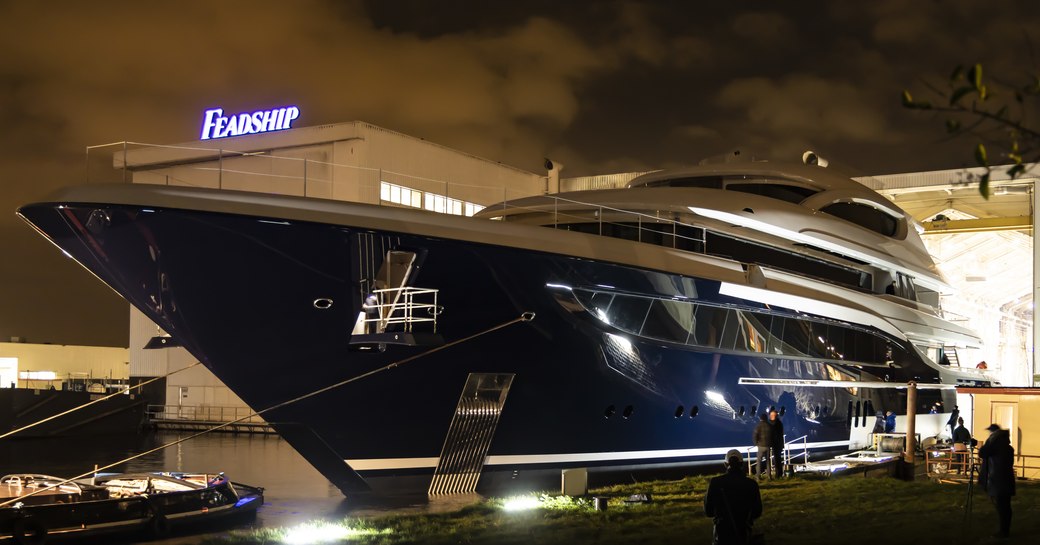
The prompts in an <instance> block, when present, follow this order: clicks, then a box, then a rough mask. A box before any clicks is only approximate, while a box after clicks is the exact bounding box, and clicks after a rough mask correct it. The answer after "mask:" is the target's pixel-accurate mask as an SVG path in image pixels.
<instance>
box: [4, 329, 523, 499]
mask: <svg viewBox="0 0 1040 545" xmlns="http://www.w3.org/2000/svg"><path fill="white" fill-rule="evenodd" d="M534 316H535V314H534V313H533V312H524V313H523V314H521V315H520V317H519V318H514V319H512V320H510V321H508V322H504V323H501V324H499V325H496V326H494V327H491V328H488V329H485V330H484V331H480V332H477V333H474V334H472V335H470V336H468V337H463V338H461V339H458V340H454V341H452V342H450V343H446V344H442V345H441V346H438V347H435V348H431V349H430V350H427V351H426V352H422V353H420V354H416V355H414V356H409V357H407V358H405V359H403V360H398V361H395V362H392V363H389V364H387V365H384V366H383V367H380V368H378V369H373V370H371V371H368V372H367V373H362V374H360V375H358V376H356V377H351V378H348V379H346V380H342V381H340V382H337V383H335V384H332V385H329V386H326V387H324V388H320V389H318V390H315V391H313V392H310V393H308V394H304V395H301V396H299V397H295V398H293V399H290V400H287V401H283V402H281V403H278V404H275V405H272V406H270V407H267V408H266V409H262V410H259V411H256V412H252V413H249V414H247V415H245V416H243V417H241V418H236V419H235V420H231V421H229V422H224V423H222V424H218V425H216V426H213V427H211V428H208V429H205V430H203V431H200V432H198V433H195V434H192V435H189V436H187V437H182V438H180V439H177V440H176V441H171V442H169V443H166V444H165V445H159V446H158V447H155V448H153V449H151V450H147V451H145V452H142V453H139V454H135V455H133V456H130V457H129V458H124V459H122V460H120V461H118V462H113V463H111V464H108V465H106V466H104V467H95V468H94V469H92V470H90V471H88V472H86V473H83V474H80V475H76V476H75V477H70V478H68V479H65V480H64V481H61V482H59V483H55V484H53V485H50V486H46V487H43V488H40V489H39V490H36V491H33V492H30V493H28V494H25V495H24V496H19V497H17V498H12V499H10V500H7V501H5V502H3V503H0V507H7V506H8V505H11V504H13V503H16V502H19V501H21V500H24V499H25V498H28V497H30V496H35V495H36V494H39V493H41V492H45V491H47V490H52V489H54V488H58V487H59V486H61V485H63V484H66V483H70V482H72V481H75V480H77V479H82V478H84V477H87V476H89V475H91V474H95V473H97V472H99V471H104V470H106V469H111V468H113V467H115V466H117V465H119V464H124V463H126V462H129V461H131V460H136V459H138V458H141V457H142V456H147V455H149V454H152V453H153V452H158V451H160V450H163V449H165V448H169V447H172V446H174V445H179V444H181V443H183V442H185V441H188V440H190V439H194V438H196V437H199V436H200V435H205V434H207V433H210V432H214V431H217V430H219V429H223V428H226V427H228V426H232V425H234V424H238V423H239V422H242V421H244V420H247V419H250V418H252V417H254V416H260V415H262V414H264V413H266V412H267V411H273V410H275V409H280V408H282V407H285V406H287V405H291V404H293V403H296V402H298V401H303V400H304V399H308V398H311V397H314V396H316V395H319V394H323V393H325V392H328V391H329V390H334V389H336V388H339V387H340V386H346V385H347V384H350V383H351V382H357V381H359V380H361V379H364V378H368V377H370V376H372V375H374V374H376V373H381V372H383V371H389V370H390V369H394V368H395V367H399V366H401V365H404V364H406V363H410V362H412V361H415V360H417V359H419V358H421V357H423V356H428V355H430V354H434V353H437V352H440V351H441V350H444V349H447V348H451V347H452V346H455V345H458V344H462V343H464V342H467V341H471V340H473V339H475V338H477V337H480V336H482V335H486V334H488V333H492V332H495V331H498V330H499V329H502V328H505V327H509V326H511V325H513V324H516V323H519V322H530V321H531V320H534Z"/></svg>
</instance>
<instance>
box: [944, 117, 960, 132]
mask: <svg viewBox="0 0 1040 545" xmlns="http://www.w3.org/2000/svg"><path fill="white" fill-rule="evenodd" d="M959 130H961V122H960V121H958V120H956V119H947V120H946V132H948V133H950V134H953V133H955V132H957V131H959Z"/></svg>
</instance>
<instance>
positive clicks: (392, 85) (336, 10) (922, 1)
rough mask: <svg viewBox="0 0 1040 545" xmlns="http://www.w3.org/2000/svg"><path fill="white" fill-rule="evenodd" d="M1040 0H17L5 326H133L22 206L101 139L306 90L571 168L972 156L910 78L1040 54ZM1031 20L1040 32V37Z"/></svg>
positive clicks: (528, 162) (8, 113) (389, 123)
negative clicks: (927, 111) (811, 155)
mask: <svg viewBox="0 0 1040 545" xmlns="http://www.w3.org/2000/svg"><path fill="white" fill-rule="evenodd" d="M1038 29H1040V4H1038V3H1036V2H1035V1H1012V0H988V1H986V2H981V1H967V0H949V1H943V2H938V1H928V0H874V1H870V2H824V1H795V2H782V1H777V0H774V1H731V2H701V1H694V0H686V1H679V0H675V1H671V2H664V1H660V2H649V1H648V2H611V1H606V0H604V1H599V2H563V1H559V0H553V1H542V0H533V1H527V2H521V1H516V2H461V1H456V0H439V1H437V2H430V1H424V0H408V1H403V0H402V1H396V0H385V1H371V2H354V1H333V0H325V1H322V0H295V1H288V0H283V1H280V2H273V1H261V0H253V1H230V0H229V1H218V0H210V1H197V2H196V1H190V0H185V1H179V2H161V3H160V2H141V1H140V0H136V1H129V2H117V1H108V0H95V1H91V2H81V1H54V0H52V1H48V2H31V1H28V0H26V1H18V0H7V1H4V2H0V52H2V53H0V184H2V187H3V190H2V191H0V202H2V206H0V209H2V211H3V213H2V214H0V240H2V241H3V247H4V249H5V250H6V252H5V255H4V256H3V258H2V259H0V340H8V338H9V337H11V336H21V337H25V338H26V339H27V340H28V341H30V342H51V343H67V344H81V343H82V344H105V345H124V346H125V344H126V342H127V336H128V335H127V327H128V326H127V323H128V319H127V314H128V313H127V307H126V305H125V303H123V302H122V300H121V299H120V298H119V297H118V296H116V295H115V294H114V293H112V292H110V291H108V289H107V288H105V287H104V286H102V285H101V284H100V283H99V282H98V281H97V280H95V279H94V278H93V277H91V276H90V275H89V274H88V273H86V272H85V271H83V270H81V269H79V268H78V266H76V265H74V264H73V263H71V262H70V261H69V260H67V259H65V258H63V257H61V256H60V254H59V252H57V251H56V250H55V249H53V248H52V247H50V246H49V245H48V244H47V243H46V242H45V241H43V240H42V239H41V238H40V237H39V236H37V235H36V234H35V233H33V232H32V231H31V230H30V229H29V228H28V227H27V226H25V225H23V224H21V222H20V221H19V220H18V219H17V218H16V217H15V215H14V210H15V208H16V207H17V206H18V205H19V204H24V203H27V202H31V201H34V200H39V199H42V198H43V197H44V196H45V195H47V193H49V192H50V191H52V190H54V189H55V188H57V187H61V186H65V185H72V184H79V183H85V182H86V181H87V179H88V176H87V173H86V168H85V164H86V161H85V149H86V147H87V146H91V145H96V144H104V143H109V142H116V141H124V140H127V141H136V142H147V143H176V142H185V141H190V140H194V139H196V138H197V135H198V132H199V127H200V123H201V113H202V111H203V110H204V109H206V108H208V107H213V106H221V107H223V108H225V110H226V111H236V112H237V111H249V110H252V109H261V108H265V107H268V108H269V107H274V106H282V105H285V104H297V105H299V106H300V108H301V110H302V111H303V112H304V113H303V115H302V116H301V118H300V119H299V120H298V121H297V122H296V123H297V126H304V125H318V124H326V123H335V122H341V121H351V120H363V121H367V122H370V123H373V124H376V125H379V126H382V127H386V128H390V129H394V130H397V131H400V132H403V133H406V134H410V135H413V136H418V137H422V138H425V139H427V140H431V141H434V142H437V143H440V144H444V145H447V146H450V147H454V148H457V149H460V150H463V151H466V152H469V153H473V154H476V155H480V156H484V157H487V158H489V159H494V160H497V161H501V162H503V163H507V164H510V165H514V166H517V167H520V168H524V169H527V170H531V171H537V170H538V169H539V168H540V165H541V160H542V158H543V157H551V158H554V159H556V160H558V161H561V162H563V163H564V164H566V165H567V170H566V171H565V172H564V173H563V174H564V176H577V175H587V174H597V173H608V172H619V171H629V170H637V169H648V168H660V167H667V166H674V165H680V164H687V163H695V162H696V161H698V160H699V159H701V158H703V157H704V156H708V155H714V154H718V153H722V152H725V151H728V150H731V149H734V148H738V147H739V148H741V149H746V150H751V151H753V152H754V153H755V154H756V155H760V156H770V157H777V158H783V157H788V158H791V157H795V156H796V154H799V153H800V152H801V151H802V150H805V149H809V148H812V149H816V150H819V151H820V152H821V153H822V154H823V155H825V156H827V157H828V158H829V159H830V160H831V163H832V165H834V164H840V165H842V166H844V167H846V168H848V169H849V170H850V171H851V172H854V173H859V174H883V173H892V172H907V171H917V170H930V169H940V168H957V167H961V166H967V165H969V163H970V160H971V155H970V150H971V147H972V144H971V142H969V141H965V140H953V141H951V140H948V139H946V138H945V137H944V135H943V131H942V126H941V123H940V122H939V121H937V120H936V119H932V118H929V117H927V116H922V115H920V114H915V113H914V112H909V111H906V110H903V109H902V108H901V107H900V105H899V95H900V92H901V90H902V89H903V88H906V87H910V88H913V89H915V90H916V89H920V90H922V91H923V89H924V88H925V87H924V84H925V82H933V83H935V84H938V85H942V84H944V82H945V80H946V76H947V75H948V74H949V73H950V71H951V70H952V68H953V67H954V66H956V65H958V64H971V63H975V62H982V63H984V65H985V66H986V68H987V73H989V74H995V75H1002V76H1003V77H1004V78H1005V79H1007V80H1009V81H1011V80H1016V79H1021V78H1023V77H1025V76H1026V75H1027V74H1028V73H1030V72H1036V70H1037V67H1038V66H1040V64H1038V63H1037V61H1036V58H1035V57H1034V56H1033V53H1032V51H1033V49H1034V48H1035V49H1037V50H1038V54H1040V31H1038ZM1030 32H1032V33H1033V34H1032V35H1030V34H1029V33H1030Z"/></svg>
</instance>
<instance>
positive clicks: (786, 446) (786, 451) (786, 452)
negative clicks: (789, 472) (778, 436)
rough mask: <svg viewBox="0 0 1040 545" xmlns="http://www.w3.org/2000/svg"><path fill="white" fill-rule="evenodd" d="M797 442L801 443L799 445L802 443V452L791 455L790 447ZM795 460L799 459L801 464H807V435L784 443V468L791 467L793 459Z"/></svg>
mask: <svg viewBox="0 0 1040 545" xmlns="http://www.w3.org/2000/svg"><path fill="white" fill-rule="evenodd" d="M799 441H801V443H802V452H801V453H798V454H792V453H791V445H794V444H795V443H797V442H799ZM797 458H801V459H802V463H803V464H808V463H809V436H808V435H803V436H801V437H798V438H796V439H792V440H790V441H787V442H786V443H784V465H785V466H790V465H792V464H793V463H794V461H795V459H797Z"/></svg>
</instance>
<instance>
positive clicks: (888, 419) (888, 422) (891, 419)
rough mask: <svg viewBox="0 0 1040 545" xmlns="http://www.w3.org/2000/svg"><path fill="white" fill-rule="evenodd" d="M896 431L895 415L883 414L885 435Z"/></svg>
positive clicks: (889, 412) (892, 413) (890, 412)
mask: <svg viewBox="0 0 1040 545" xmlns="http://www.w3.org/2000/svg"><path fill="white" fill-rule="evenodd" d="M895 431H896V413H894V412H892V411H888V412H886V413H885V433H893V432H895Z"/></svg>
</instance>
